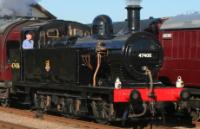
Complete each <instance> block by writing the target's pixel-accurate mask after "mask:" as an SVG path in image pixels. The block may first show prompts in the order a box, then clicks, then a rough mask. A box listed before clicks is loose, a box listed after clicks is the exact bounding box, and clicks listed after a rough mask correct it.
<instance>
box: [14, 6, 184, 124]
mask: <svg viewBox="0 0 200 129" xmlns="http://www.w3.org/2000/svg"><path fill="white" fill-rule="evenodd" d="M127 9H128V14H129V15H128V16H129V17H128V21H129V24H128V25H129V27H130V28H129V32H127V33H124V34H122V35H117V36H116V35H114V34H113V27H112V20H111V19H110V18H109V17H108V16H105V15H100V16H97V17H96V18H95V19H94V21H93V24H92V35H90V32H88V31H85V30H87V29H81V28H85V26H83V25H81V24H79V26H78V27H75V25H77V23H76V24H74V22H67V23H66V22H64V21H57V20H56V21H48V22H46V23H41V24H33V25H31V26H27V27H24V29H23V31H22V38H23V37H24V35H25V34H26V33H27V32H30V31H31V32H32V33H34V35H35V38H34V39H35V40H34V41H35V45H34V49H28V50H23V49H20V50H15V51H13V53H12V54H11V55H13V56H12V57H13V58H12V61H15V62H16V63H19V64H20V67H14V68H13V72H14V73H15V76H14V80H13V87H12V96H14V97H13V98H14V99H16V101H15V102H20V103H23V104H28V105H29V106H32V107H35V108H36V109H37V110H40V111H58V112H60V113H62V114H64V115H67V116H87V117H88V116H89V117H93V118H94V119H95V120H96V121H97V122H103V123H105V122H108V121H116V120H122V121H126V120H127V119H132V118H139V117H144V116H148V114H149V111H150V113H151V114H152V115H156V111H157V105H158V104H159V103H164V102H169V101H170V102H178V101H179V100H181V99H184V100H185V99H187V97H188V96H186V95H187V92H186V91H184V89H183V88H174V87H164V86H163V85H162V84H161V83H160V82H159V81H157V73H158V70H159V69H160V67H161V66H162V60H163V54H162V53H163V51H162V47H161V44H160V42H159V41H158V40H157V39H156V38H155V37H154V35H152V34H150V33H148V32H140V27H139V26H137V25H139V23H138V22H139V20H140V19H138V18H139V11H138V10H140V9H141V8H140V6H128V7H127ZM133 13H134V16H136V17H134V18H133V17H132V16H133V15H132V14H133ZM130 19H132V20H130ZM133 21H134V24H133V23H132V22H133ZM16 55H18V56H17V58H16ZM165 91H167V92H165ZM185 94H186V95H185ZM12 96H11V97H12ZM24 96H25V97H24ZM162 108H165V107H162Z"/></svg>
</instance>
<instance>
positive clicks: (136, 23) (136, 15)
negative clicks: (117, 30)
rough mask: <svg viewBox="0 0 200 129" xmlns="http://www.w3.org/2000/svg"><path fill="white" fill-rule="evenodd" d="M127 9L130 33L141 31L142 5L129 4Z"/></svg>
mask: <svg viewBox="0 0 200 129" xmlns="http://www.w3.org/2000/svg"><path fill="white" fill-rule="evenodd" d="M126 9H127V20H128V31H129V33H132V32H138V31H140V10H141V9H142V7H140V5H128V6H127V7H126Z"/></svg>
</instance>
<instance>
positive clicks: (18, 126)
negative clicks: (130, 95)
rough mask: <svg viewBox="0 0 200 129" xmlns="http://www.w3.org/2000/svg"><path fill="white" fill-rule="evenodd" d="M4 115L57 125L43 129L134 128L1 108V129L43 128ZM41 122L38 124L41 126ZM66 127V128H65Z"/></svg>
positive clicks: (157, 127) (156, 126)
mask: <svg viewBox="0 0 200 129" xmlns="http://www.w3.org/2000/svg"><path fill="white" fill-rule="evenodd" d="M3 113H7V114H11V115H17V119H18V118H19V116H23V117H25V119H26V118H27V119H28V118H29V119H31V122H33V121H35V120H38V121H39V122H41V121H42V122H50V123H51V124H52V123H55V125H49V126H48V127H45V128H42V129H65V128H66V129H133V128H134V127H126V128H121V127H115V126H109V125H102V124H98V123H94V122H93V121H91V122H90V121H83V120H77V119H69V118H65V117H60V116H52V115H46V114H45V115H44V116H43V118H42V119H38V118H36V113H35V112H33V111H30V110H21V109H14V108H4V107H0V114H1V115H0V129H41V127H39V126H38V127H37V126H36V125H32V126H30V125H31V124H29V123H28V122H24V123H26V124H23V123H14V122H10V121H9V120H8V121H4V120H5V119H7V118H5V119H4V118H3V121H1V117H2V115H3ZM7 114H5V117H6V116H8V115H7ZM39 122H36V123H38V124H39ZM58 125H59V126H62V125H63V127H60V128H55V127H58ZM195 125H196V128H197V129H198V128H200V126H199V125H200V124H199V123H195ZM41 126H42V124H41ZM64 127H65V128H64ZM140 128H142V129H150V128H151V126H150V125H145V126H143V127H140ZM173 128H174V129H188V128H184V127H172V126H170V127H168V126H163V125H159V124H154V125H153V126H152V129H173ZM196 128H192V129H196Z"/></svg>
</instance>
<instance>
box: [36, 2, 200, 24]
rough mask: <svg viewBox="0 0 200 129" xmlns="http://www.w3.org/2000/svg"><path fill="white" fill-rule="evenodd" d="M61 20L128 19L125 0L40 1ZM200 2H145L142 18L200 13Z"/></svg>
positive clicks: (143, 3) (142, 4) (84, 21)
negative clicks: (98, 16) (107, 16)
mask: <svg viewBox="0 0 200 129" xmlns="http://www.w3.org/2000/svg"><path fill="white" fill-rule="evenodd" d="M39 3H40V4H41V5H42V6H44V8H46V9H48V10H49V11H50V12H51V13H52V14H54V15H55V16H56V17H57V18H59V19H64V20H73V21H79V22H83V23H91V22H92V20H93V18H94V17H95V16H97V15H99V14H107V15H109V16H110V17H111V18H112V20H113V21H122V20H124V19H125V18H126V10H125V9H124V8H125V6H126V4H125V0H40V2H39ZM199 5H200V0H143V1H142V3H141V6H142V7H143V9H142V11H141V18H142V19H144V18H149V17H150V16H153V17H166V16H176V15H179V14H188V13H193V12H196V11H198V12H199V11H200V6H199Z"/></svg>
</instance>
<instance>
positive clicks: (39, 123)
mask: <svg viewBox="0 0 200 129" xmlns="http://www.w3.org/2000/svg"><path fill="white" fill-rule="evenodd" d="M0 121H4V122H10V123H13V124H17V125H23V126H26V127H32V128H36V129H80V128H79V127H75V126H74V125H66V124H64V123H54V122H48V121H45V120H41V119H36V118H28V117H23V116H19V115H15V114H9V113H5V112H2V111H0Z"/></svg>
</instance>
